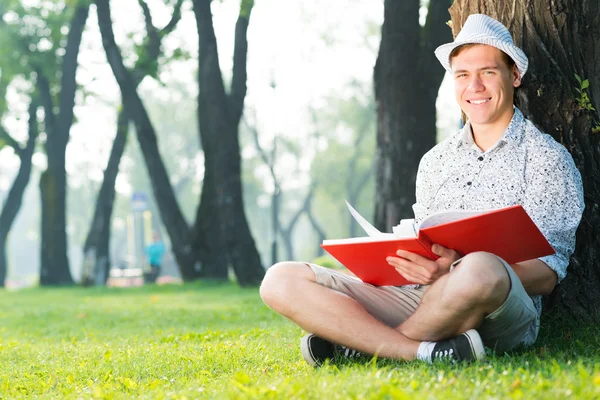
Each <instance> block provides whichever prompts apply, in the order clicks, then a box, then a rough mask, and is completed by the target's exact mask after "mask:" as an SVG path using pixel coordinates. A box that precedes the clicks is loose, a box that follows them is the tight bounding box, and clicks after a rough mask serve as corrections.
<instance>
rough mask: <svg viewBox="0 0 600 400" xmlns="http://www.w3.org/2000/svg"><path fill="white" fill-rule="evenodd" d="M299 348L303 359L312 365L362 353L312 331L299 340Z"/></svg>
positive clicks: (316, 365)
mask: <svg viewBox="0 0 600 400" xmlns="http://www.w3.org/2000/svg"><path fill="white" fill-rule="evenodd" d="M300 350H301V351H302V357H304V360H305V361H306V362H307V363H308V364H310V365H312V366H313V367H318V366H320V365H323V363H325V360H334V359H335V358H338V359H339V358H354V357H358V356H360V355H361V354H362V353H361V352H359V351H357V350H353V349H351V348H349V347H346V346H342V345H339V344H335V343H332V342H330V341H328V340H325V339H323V338H321V337H319V336H317V335H313V334H312V333H309V334H307V335H304V337H303V338H302V340H301V341H300Z"/></svg>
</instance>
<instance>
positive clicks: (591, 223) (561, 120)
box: [450, 0, 600, 318]
mask: <svg viewBox="0 0 600 400" xmlns="http://www.w3.org/2000/svg"><path fill="white" fill-rule="evenodd" d="M474 13H484V14H487V15H489V16H491V17H493V18H496V19H497V20H499V21H500V22H502V23H504V24H505V25H506V26H507V27H508V28H509V30H510V31H511V33H512V36H513V38H514V39H515V42H516V44H517V45H518V46H521V47H522V48H523V50H524V51H525V53H526V54H527V56H528V57H529V69H528V71H527V75H525V79H524V81H523V86H522V88H521V89H519V91H518V94H517V99H516V102H517V106H518V107H519V108H520V109H521V111H523V113H524V114H525V115H526V116H527V118H529V119H530V120H532V121H533V122H534V123H535V124H537V125H538V126H539V127H540V128H541V129H542V130H543V131H545V132H547V133H549V134H551V135H552V136H553V137H554V138H555V139H556V140H557V141H558V142H560V143H562V144H563V145H564V146H565V147H566V148H567V149H568V150H569V152H570V153H571V155H572V156H573V159H574V160H575V164H576V165H577V168H578V169H579V171H580V172H581V175H582V177H583V186H584V193H585V212H584V214H583V219H582V221H581V225H580V227H579V230H578V232H577V247H576V249H575V254H574V255H573V257H572V258H571V262H570V265H569V269H568V274H567V277H566V278H565V280H564V281H563V282H562V283H561V284H560V285H558V287H557V288H556V289H555V290H554V292H553V293H552V295H551V296H550V300H551V301H550V303H549V304H550V305H554V306H557V307H559V308H561V309H563V310H565V311H566V312H567V313H568V314H569V315H574V316H578V317H582V318H589V317H592V318H597V317H598V316H599V315H600V240H599V239H598V238H599V237H600V114H599V113H598V110H599V107H600V3H598V2H597V1H580V0H556V1H552V2H548V1H547V0H528V1H524V2H500V1H495V0H456V1H455V2H454V4H453V5H452V7H451V8H450V14H451V16H452V26H453V33H454V34H455V35H456V34H457V33H458V32H459V31H460V28H461V27H462V25H463V23H464V22H465V20H466V18H467V17H468V16H469V15H470V14H474Z"/></svg>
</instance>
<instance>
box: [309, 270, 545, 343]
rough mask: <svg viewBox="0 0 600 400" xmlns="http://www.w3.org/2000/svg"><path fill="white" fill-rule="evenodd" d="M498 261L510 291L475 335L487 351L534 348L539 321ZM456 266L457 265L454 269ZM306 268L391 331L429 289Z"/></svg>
mask: <svg viewBox="0 0 600 400" xmlns="http://www.w3.org/2000/svg"><path fill="white" fill-rule="evenodd" d="M499 259H500V260H501V261H502V263H503V264H504V266H505V267H506V270H507V271H508V275H509V277H510V281H511V287H510V291H509V293H508V297H507V298H506V300H505V301H504V303H503V304H502V305H501V306H500V307H499V308H498V309H497V310H496V311H494V312H493V313H491V314H489V315H487V316H486V317H485V319H484V321H483V323H482V325H481V326H480V327H479V328H477V331H478V332H479V334H480V335H481V338H482V340H483V342H484V344H485V345H486V346H487V347H489V348H491V349H493V350H496V351H499V352H504V351H509V350H512V349H514V348H515V347H517V346H518V345H520V344H523V345H526V346H528V345H531V344H533V343H534V342H535V340H536V338H537V334H538V330H539V317H538V313H537V311H536V309H535V306H534V304H533V301H532V300H531V298H530V297H529V295H527V293H526V292H525V288H524V287H523V285H522V284H521V281H520V280H519V278H518V277H517V275H516V274H515V272H514V271H513V269H512V267H510V265H508V264H507V263H506V262H505V261H504V260H502V259H501V258H499ZM459 262H460V260H458V261H456V262H455V263H454V265H456V264H458V263H459ZM308 265H309V266H310V268H311V269H312V270H313V272H314V273H315V275H316V281H317V283H318V284H320V285H322V286H325V287H328V288H330V289H333V290H336V291H338V292H341V293H344V294H346V295H348V296H349V297H351V298H353V299H355V300H356V301H357V302H358V303H360V304H361V305H362V306H363V307H364V308H365V310H367V312H368V313H369V314H371V315H373V316H374V317H375V318H377V319H378V320H380V321H381V322H383V323H384V324H386V325H388V326H391V327H396V326H398V325H400V324H401V323H402V322H404V321H405V320H406V319H408V317H410V316H411V315H412V314H413V313H414V312H415V310H416V309H417V307H418V306H419V304H420V302H421V299H422V298H423V295H424V294H425V292H426V291H427V289H428V288H429V286H424V285H413V286H373V285H371V284H368V283H364V282H362V281H361V280H360V279H358V278H356V277H355V276H352V275H347V274H345V273H343V272H340V271H336V270H332V269H328V268H324V267H321V266H319V265H316V264H308Z"/></svg>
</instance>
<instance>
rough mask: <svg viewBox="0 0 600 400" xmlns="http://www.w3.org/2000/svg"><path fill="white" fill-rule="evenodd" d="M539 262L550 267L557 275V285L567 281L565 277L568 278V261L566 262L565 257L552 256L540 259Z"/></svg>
mask: <svg viewBox="0 0 600 400" xmlns="http://www.w3.org/2000/svg"><path fill="white" fill-rule="evenodd" d="M538 260H540V261H542V262H544V263H545V264H546V265H547V266H548V268H550V269H551V270H552V271H554V272H556V275H557V276H558V281H557V282H556V283H559V282H560V281H562V280H563V279H565V276H567V265H568V261H567V262H565V260H564V257H563V256H561V255H558V254H553V255H551V256H545V257H540V258H538Z"/></svg>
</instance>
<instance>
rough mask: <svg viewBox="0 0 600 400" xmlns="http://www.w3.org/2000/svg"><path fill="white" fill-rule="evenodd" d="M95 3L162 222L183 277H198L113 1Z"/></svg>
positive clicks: (105, 42)
mask: <svg viewBox="0 0 600 400" xmlns="http://www.w3.org/2000/svg"><path fill="white" fill-rule="evenodd" d="M95 3H96V9H97V13H98V25H99V27H100V33H101V35H102V45H103V46H104V50H105V52H106V58H107V60H108V63H109V64H110V67H111V69H112V71H113V74H114V75H115V78H116V80H117V83H118V84H119V87H120V89H121V97H122V99H123V107H124V110H125V111H126V112H127V113H128V114H129V118H130V119H131V120H132V121H133V123H134V125H135V129H136V134H137V138H138V142H139V144H140V149H141V151H142V155H143V157H144V162H145V163H146V168H147V169H148V174H149V175H150V178H151V179H150V181H151V183H152V192H153V194H154V198H155V200H156V203H157V204H158V208H159V210H160V217H161V219H162V222H163V224H164V225H165V228H166V230H167V232H168V234H169V238H170V239H171V249H172V250H173V254H174V256H175V259H176V260H177V264H178V265H179V268H180V271H181V274H182V276H183V278H184V279H185V280H191V279H194V278H195V277H196V275H195V274H194V271H195V268H194V265H195V253H194V251H193V249H192V246H191V240H190V237H191V235H190V227H189V226H188V224H187V222H186V220H185V218H184V216H183V213H182V212H181V209H180V207H179V204H178V203H177V199H176V197H175V193H174V191H173V186H172V185H171V181H170V180H169V174H168V172H167V168H166V166H165V164H164V162H163V160H162V158H161V156H160V152H159V150H158V138H157V135H156V131H155V129H154V127H153V125H152V122H151V121H150V117H149V116H148V112H147V111H146V108H145V107H144V104H143V102H142V100H141V98H140V96H139V94H138V93H137V85H138V83H139V82H138V81H137V80H136V77H135V74H134V73H133V72H132V71H130V70H129V69H127V68H126V67H125V64H124V63H123V56H122V55H121V52H120V50H119V47H118V46H117V43H116V41H115V36H114V31H113V27H112V20H111V15H110V1H109V0H96V1H95Z"/></svg>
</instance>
